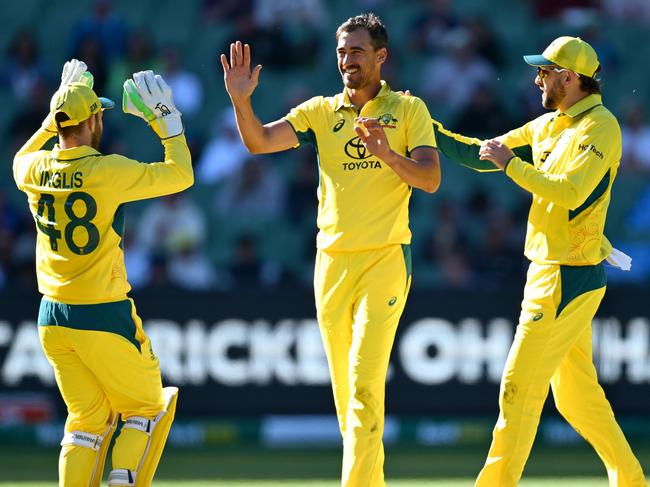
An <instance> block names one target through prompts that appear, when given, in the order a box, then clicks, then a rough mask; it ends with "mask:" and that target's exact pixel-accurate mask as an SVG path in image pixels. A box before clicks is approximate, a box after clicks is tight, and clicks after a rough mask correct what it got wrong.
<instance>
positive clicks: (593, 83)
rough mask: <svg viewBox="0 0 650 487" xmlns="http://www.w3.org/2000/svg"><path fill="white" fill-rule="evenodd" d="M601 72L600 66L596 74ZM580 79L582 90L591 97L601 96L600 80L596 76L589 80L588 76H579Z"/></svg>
mask: <svg viewBox="0 0 650 487" xmlns="http://www.w3.org/2000/svg"><path fill="white" fill-rule="evenodd" d="M598 71H600V66H599V67H598V69H597V70H596V73H597V72H598ZM579 78H580V89H581V90H582V91H584V92H586V93H589V94H590V95H600V80H598V79H597V78H596V74H594V77H593V78H588V77H587V76H579Z"/></svg>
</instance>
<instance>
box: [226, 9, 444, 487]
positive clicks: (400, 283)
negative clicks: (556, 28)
mask: <svg viewBox="0 0 650 487" xmlns="http://www.w3.org/2000/svg"><path fill="white" fill-rule="evenodd" d="M336 39H337V48H336V52H337V57H338V67H339V71H340V73H341V76H342V78H343V84H344V90H343V93H340V94H338V95H336V96H331V97H322V96H317V97H315V98H312V99H310V100H308V101H306V102H304V103H302V104H300V105H298V106H297V107H295V108H293V109H292V110H291V112H290V113H289V114H288V115H287V116H286V117H284V118H282V119H280V120H277V121H275V122H272V123H269V124H266V125H262V123H261V122H260V121H259V120H258V119H257V118H256V116H255V114H254V112H253V109H252V106H251V101H250V97H251V94H252V93H253V91H254V90H255V88H256V86H257V83H258V78H259V73H260V69H261V66H259V65H258V66H257V67H255V68H254V69H253V70H252V71H251V68H250V48H249V46H248V45H245V46H242V44H241V43H240V42H236V43H234V44H231V47H230V62H228V60H227V58H226V56H225V55H222V56H221V63H222V65H223V70H224V80H225V85H226V90H227V91H228V94H229V95H230V99H231V101H232V104H233V106H234V110H235V115H236V118H237V125H238V127H239V132H240V134H241V137H242V140H243V141H244V143H245V145H246V147H247V148H248V149H249V150H250V151H251V152H253V153H268V152H278V151H282V150H286V149H290V148H292V147H298V146H299V145H301V144H304V143H311V144H312V145H314V146H315V147H316V150H317V152H318V162H319V168H320V185H319V188H318V200H319V208H318V221H317V223H318V228H319V229H320V232H319V234H318V238H317V247H318V250H317V256H316V267H315V275H314V288H315V294H316V309H317V316H318V322H319V325H320V330H321V335H322V338H323V342H324V345H325V351H326V354H327V359H328V363H329V368H330V374H331V378H332V387H333V391H334V402H335V404H336V411H337V414H338V420H339V426H340V429H341V433H342V435H343V468H342V485H343V486H345V487H353V486H354V487H379V486H384V485H385V482H384V473H383V463H384V450H383V446H382V435H383V430H384V390H385V382H386V371H387V368H388V359H389V357H390V352H391V348H392V345H393V340H394V337H395V331H396V329H397V324H398V322H399V318H400V315H401V314H402V310H403V309H404V304H405V302H406V297H407V294H408V290H409V286H410V282H411V278H410V274H411V258H410V250H409V244H410V242H411V233H410V230H409V226H408V203H409V198H410V195H411V188H412V187H415V188H420V189H422V190H424V191H428V192H433V191H435V190H436V189H437V187H438V185H439V182H440V169H439V164H438V156H437V151H436V149H435V144H436V143H435V138H434V134H433V128H432V126H431V120H430V118H429V113H428V111H427V109H426V107H425V105H424V103H423V102H422V101H421V100H419V99H417V98H409V97H406V96H403V95H399V94H397V93H395V92H393V91H391V89H390V88H389V87H388V85H387V84H386V83H385V82H384V81H382V80H381V66H382V64H383V63H384V61H385V60H386V57H387V55H388V50H387V33H386V29H385V27H384V26H383V25H382V23H381V21H380V20H379V18H378V17H376V16H375V15H374V14H364V15H359V16H357V17H353V18H350V19H348V20H347V21H346V22H344V23H343V24H342V25H341V26H340V27H339V28H338V30H337V32H336Z"/></svg>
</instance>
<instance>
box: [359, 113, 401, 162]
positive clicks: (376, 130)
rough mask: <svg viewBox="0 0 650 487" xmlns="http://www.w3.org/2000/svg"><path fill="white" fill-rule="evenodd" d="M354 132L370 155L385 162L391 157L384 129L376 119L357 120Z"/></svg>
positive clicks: (362, 118)
mask: <svg viewBox="0 0 650 487" xmlns="http://www.w3.org/2000/svg"><path fill="white" fill-rule="evenodd" d="M354 131H355V132H356V133H357V135H358V136H359V139H361V142H363V145H364V146H365V147H366V149H368V150H369V151H370V153H371V154H372V155H374V156H376V157H379V158H380V159H383V160H386V159H388V158H389V157H390V155H391V152H392V150H391V148H390V145H389V143H388V138H387V137H386V133H385V132H384V127H382V126H381V125H380V124H379V120H377V119H376V118H364V117H361V118H357V119H356V125H355V127H354Z"/></svg>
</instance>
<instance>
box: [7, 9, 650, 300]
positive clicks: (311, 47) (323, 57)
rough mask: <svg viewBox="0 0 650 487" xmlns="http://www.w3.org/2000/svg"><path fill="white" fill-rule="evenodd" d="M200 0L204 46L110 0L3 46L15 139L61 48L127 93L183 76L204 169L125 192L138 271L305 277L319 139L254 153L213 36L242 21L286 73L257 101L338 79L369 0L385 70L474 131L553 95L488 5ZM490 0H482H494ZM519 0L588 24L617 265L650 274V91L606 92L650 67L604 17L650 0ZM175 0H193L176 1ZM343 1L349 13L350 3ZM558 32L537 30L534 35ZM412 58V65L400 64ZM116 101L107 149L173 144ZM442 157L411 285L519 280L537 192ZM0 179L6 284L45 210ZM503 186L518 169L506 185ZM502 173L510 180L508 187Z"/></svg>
mask: <svg viewBox="0 0 650 487" xmlns="http://www.w3.org/2000/svg"><path fill="white" fill-rule="evenodd" d="M195 2H196V3H198V14H197V15H198V17H199V18H200V20H198V19H197V23H196V25H195V26H194V27H193V29H195V31H196V32H195V33H196V34H197V35H198V33H199V32H212V30H215V31H217V32H224V31H225V32H227V37H224V36H217V35H215V36H213V39H215V45H213V46H210V49H211V51H212V52H213V53H214V55H213V59H211V60H210V61H209V62H204V63H202V64H198V63H197V60H196V59H193V60H192V59H191V58H192V56H189V57H188V49H183V48H181V46H179V45H178V44H175V43H161V42H158V41H157V40H156V38H155V36H153V35H152V33H151V32H148V31H147V29H146V26H145V25H137V24H133V23H130V22H129V19H128V17H127V16H126V15H125V12H124V11H122V10H121V9H120V8H118V5H116V4H115V3H114V2H111V1H109V0H95V1H93V2H92V3H88V6H87V11H86V12H85V14H84V15H83V16H80V17H79V19H78V20H77V21H76V22H75V24H74V26H73V28H72V29H71V30H70V32H69V33H68V38H67V39H66V38H65V36H63V37H61V39H59V40H58V41H57V42H67V43H68V44H67V47H66V48H65V49H64V51H65V56H66V57H65V58H62V59H51V58H48V57H46V56H44V55H43V54H42V51H43V44H42V42H43V41H39V39H38V37H37V36H36V35H35V33H34V30H33V29H30V27H33V26H28V25H25V26H22V25H16V26H5V28H6V29H12V31H13V34H12V36H11V40H10V42H9V43H8V45H7V48H6V51H5V52H4V57H3V59H2V62H1V63H0V87H1V89H2V90H3V91H4V92H5V93H6V94H7V96H6V97H9V98H10V100H11V103H10V104H9V105H8V106H10V107H13V109H12V110H11V112H10V114H9V115H8V116H7V120H6V122H5V124H4V127H5V130H4V134H2V138H3V141H4V145H5V146H6V147H7V155H8V156H9V157H11V154H12V153H13V152H15V151H16V150H17V149H18V148H19V147H20V146H21V145H22V144H23V143H24V142H25V141H26V140H27V139H28V138H29V137H30V136H31V134H32V133H33V132H34V131H35V130H36V128H37V127H38V126H39V125H40V123H41V121H42V119H43V118H44V116H45V114H46V113H47V107H48V104H49V98H50V96H51V95H52V93H53V91H54V89H56V86H57V85H58V76H59V70H60V66H61V65H62V64H63V62H64V61H65V60H66V59H69V58H71V57H76V58H78V59H81V60H83V61H85V62H86V64H87V65H88V66H89V69H90V70H91V71H92V73H93V75H94V77H95V89H96V91H97V92H98V93H99V94H106V95H108V96H110V97H113V98H114V99H116V100H120V99H121V98H120V97H121V89H122V83H123V82H124V80H125V79H126V78H127V77H129V76H130V75H131V73H133V72H134V71H139V70H142V69H154V70H155V71H157V72H159V73H161V74H162V76H163V77H164V78H165V80H166V81H167V82H168V84H169V85H170V86H171V88H172V90H173V93H174V100H175V102H176V105H177V107H178V108H179V109H180V111H181V112H182V113H183V120H184V123H185V125H186V131H187V135H188V139H189V141H190V146H191V149H192V152H193V160H194V165H195V172H196V184H195V186H194V187H193V188H191V189H190V190H188V191H187V192H185V193H183V194H179V195H174V196H169V197H165V198H158V199H156V200H151V201H148V202H142V203H135V204H133V205H130V206H132V207H133V208H132V209H127V233H126V240H125V245H126V264H127V270H128V274H129V280H130V281H131V283H132V285H133V286H134V288H136V289H138V288H147V287H167V286H175V287H180V288H185V289H191V290H224V291H225V290H231V289H239V288H243V287H266V286H283V285H287V286H310V285H311V279H312V265H313V264H312V262H313V255H314V245H315V234H316V223H315V216H316V209H317V200H316V188H317V185H318V165H317V161H316V155H315V152H314V151H313V150H311V149H310V148H302V149H299V150H296V151H292V152H288V153H282V154H278V155H270V156H263V157H261V156H251V155H249V154H248V152H247V151H246V150H245V148H244V147H243V146H242V144H241V142H240V139H239V136H238V133H237V128H236V125H235V122H234V118H233V115H232V112H231V109H230V107H229V104H228V103H227V100H226V99H225V97H224V93H223V85H222V84H221V81H220V77H221V72H220V70H221V68H220V66H219V64H218V60H217V58H218V53H220V52H226V51H227V49H228V43H229V41H230V40H233V39H242V40H245V41H247V42H249V43H250V44H251V46H252V47H253V52H254V58H255V62H259V63H261V64H263V65H264V69H263V71H262V76H261V85H260V89H261V87H262V86H263V85H264V83H265V81H266V80H267V79H269V78H270V79H273V77H274V76H275V75H277V76H279V79H281V83H276V85H279V86H280V88H277V86H276V88H275V89H276V93H274V96H271V97H269V96H265V97H264V99H259V98H258V99H256V100H255V103H256V104H259V105H261V106H262V109H261V111H262V112H263V113H267V114H270V115H271V116H272V117H274V118H277V117H280V116H282V115H283V114H284V113H286V112H287V111H288V109H290V108H291V107H292V106H294V105H296V104H297V103H299V102H301V101H303V100H304V99H306V98H308V97H309V96H312V95H315V94H326V95H329V94H334V93H336V92H338V91H340V90H341V89H342V85H341V83H340V81H336V77H333V76H332V71H333V70H335V58H334V56H333V55H330V54H331V53H333V52H334V36H333V31H334V27H335V26H336V25H337V24H338V23H340V22H341V21H343V20H345V17H347V16H350V15H355V14H357V13H360V12H362V11H367V10H374V11H377V12H378V13H379V14H380V15H381V16H383V18H384V21H385V23H386V24H387V26H388V29H389V34H390V32H391V24H392V23H393V21H394V17H397V16H400V19H401V21H402V22H401V23H402V25H403V26H404V27H403V29H402V31H403V32H402V35H400V36H399V38H395V37H393V38H392V40H391V47H392V48H393V50H394V54H393V50H391V56H390V58H389V62H388V64H387V66H386V69H385V74H386V77H387V79H389V81H390V83H391V84H392V85H393V86H396V87H397V88H399V89H403V88H410V89H411V90H412V91H413V92H414V93H415V94H416V95H418V96H421V97H422V98H423V99H424V100H425V101H426V102H427V105H428V107H429V110H430V112H431V114H432V116H433V117H435V118H437V119H439V120H441V121H442V122H443V123H444V124H445V126H447V127H448V128H450V129H451V130H453V131H455V132H459V133H463V134H467V135H472V136H477V137H489V136H496V135H499V134H502V133H504V132H506V131H507V130H509V129H511V128H514V127H517V126H519V125H520V124H522V123H524V122H526V121H528V120H530V119H532V118H534V117H536V116H538V115H539V114H541V113H542V109H541V106H540V96H539V91H538V89H537V88H536V87H535V86H534V84H533V77H534V74H533V72H532V71H531V72H530V76H521V73H526V71H525V69H526V67H525V66H522V64H523V63H522V61H521V57H520V55H521V54H522V53H521V52H519V51H518V50H515V49H513V39H512V36H513V35H514V34H512V33H511V34H510V36H509V37H508V39H505V38H504V37H502V36H501V35H502V34H503V33H502V32H500V30H499V29H497V28H494V26H493V25H492V24H490V23H489V22H486V21H485V18H483V17H482V16H481V15H480V14H479V13H477V12H476V11H472V12H471V13H469V14H462V13H460V12H461V11H460V10H459V9H458V8H454V4H455V3H456V2H452V1H451V0H429V1H425V0H419V1H415V2H411V3H412V5H411V6H410V7H409V8H407V9H404V11H403V12H400V9H395V8H391V7H392V6H394V5H395V4H396V2H392V1H390V0H355V1H349V2H345V3H346V8H345V9H344V10H342V9H341V7H340V5H339V7H338V8H333V6H332V5H333V4H332V2H329V1H327V0H203V1H200V0H195ZM459 3H462V2H459ZM474 3H476V2H474ZM484 3H485V8H486V9H489V8H493V7H489V3H488V2H484ZM524 3H526V4H527V6H526V11H525V15H526V16H527V17H526V18H522V19H521V21H522V22H528V23H529V25H531V26H532V25H549V24H553V25H554V26H555V28H556V29H557V31H559V32H563V31H565V32H570V33H571V34H572V35H577V34H579V35H581V36H582V37H583V38H585V39H587V40H588V41H589V42H591V43H592V45H593V46H594V47H595V48H596V50H597V52H598V53H599V57H600V59H601V61H602V64H603V77H604V78H605V82H604V85H603V86H604V92H605V103H606V105H608V106H609V108H610V109H612V110H613V111H614V112H615V113H616V114H617V115H618V117H619V122H620V124H621V127H622V131H623V159H622V161H621V168H620V179H621V180H622V181H623V182H622V183H621V184H626V186H624V187H625V188H632V189H630V190H629V191H627V190H626V191H624V192H618V191H617V190H616V188H615V190H614V202H613V203H612V209H616V210H617V212H616V215H617V217H616V221H615V222H614V224H613V225H612V232H611V233H612V234H613V237H612V238H613V239H614V240H615V243H616V244H617V246H619V247H620V248H622V249H624V250H629V251H630V253H632V255H633V257H634V258H635V270H634V272H632V273H630V274H629V275H627V276H624V277H621V276H616V275H614V276H613V277H614V281H616V280H617V279H618V280H627V281H630V282H635V283H648V282H650V122H649V120H648V116H647V112H648V100H647V99H646V98H645V97H644V96H637V95H635V96H627V95H631V94H632V93H633V92H632V91H631V90H625V89H621V86H622V83H621V82H620V81H619V82H613V81H612V82H611V86H612V90H614V91H615V90H616V89H617V88H618V92H615V94H616V97H611V99H612V100H616V105H614V106H612V105H611V104H609V103H608V100H609V99H610V98H609V97H608V95H609V92H608V90H609V89H610V88H609V86H610V84H609V82H610V80H612V79H613V78H617V79H620V78H621V77H623V79H625V76H626V75H627V74H628V73H630V72H632V70H634V69H645V70H646V71H647V68H646V67H645V66H641V67H639V65H635V66H630V65H629V63H627V61H626V59H625V57H624V55H623V54H624V53H623V52H621V49H620V47H619V46H618V45H617V44H616V43H614V42H611V33H610V32H609V31H608V25H609V23H608V22H605V19H608V21H609V22H614V23H618V24H619V25H625V24H626V23H631V24H634V25H637V26H641V28H643V27H645V28H647V29H650V2H648V1H647V0H529V1H528V2H524ZM167 5H168V8H177V9H182V8H183V6H182V5H181V4H172V3H168V4H167ZM172 5H174V6H173V7H172ZM342 11H343V12H345V16H344V17H341V16H340V14H341V12H342ZM339 17H340V18H339ZM34 22H35V23H36V20H34ZM332 26H333V27H332ZM522 32H524V33H525V32H526V28H524V29H523V30H522ZM553 32H555V31H553ZM190 35H192V34H190ZM207 37H209V36H207ZM548 37H551V36H550V35H549V36H548ZM203 38H206V36H204V37H203ZM648 38H650V36H648V37H647V38H646V40H645V42H648V40H647V39H648ZM547 41H548V38H543V39H541V43H540V46H541V45H544V44H546V43H547ZM516 42H517V39H515V40H514V45H516ZM533 48H535V46H533ZM330 51H331V52H330ZM407 58H408V60H409V61H410V62H411V66H412V68H411V69H410V70H406V69H404V68H403V64H405V63H406V62H407ZM413 60H417V61H416V62H414V61H413ZM413 66H414V67H413ZM513 70H514V71H516V72H517V73H519V74H518V75H517V76H516V77H515V79H518V80H519V81H518V82H516V83H509V85H508V86H507V88H506V90H507V91H506V92H507V94H508V96H507V97H506V98H505V99H504V96H503V95H504V88H503V86H502V85H503V83H502V82H501V78H502V77H503V76H504V73H512V72H513ZM323 72H327V73H328V74H326V75H325V74H322V73H323ZM405 73H407V74H405ZM318 79H327V80H331V82H330V83H329V85H328V88H327V91H322V90H320V92H314V86H318V87H319V88H320V85H319V84H318V82H317V80H318ZM509 79H512V78H509ZM266 82H267V83H268V81H266ZM646 83H647V79H646ZM215 93H216V94H215ZM118 105H119V103H118ZM265 110H266V112H265ZM120 118H124V117H123V116H122V115H121V114H117V115H116V116H113V115H111V116H110V117H106V118H105V124H106V128H105V137H104V142H103V147H102V150H103V151H104V152H119V153H122V154H124V155H127V156H131V157H136V156H138V155H139V152H138V151H140V150H142V149H141V143H140V139H141V140H142V145H143V146H144V145H146V144H149V143H151V144H152V145H151V147H152V149H151V151H152V153H153V154H156V153H158V154H159V155H158V157H160V155H162V148H161V147H160V146H159V145H155V140H154V136H153V135H151V136H150V135H149V134H146V133H145V132H138V133H137V136H136V138H135V139H134V136H133V131H132V130H131V129H130V128H129V127H130V126H128V127H125V126H124V124H123V122H120V121H119V119H120ZM121 124H122V125H121ZM137 137H139V138H140V139H138V138H137ZM149 139H151V140H149ZM145 140H146V143H145V142H144V141H145ZM155 157H156V156H155V155H154V156H153V159H150V160H155ZM8 166H9V165H8V164H5V167H8ZM442 173H443V187H442V189H441V191H440V194H436V195H433V196H428V195H424V194H420V193H418V192H416V193H415V194H414V197H413V201H412V205H411V209H412V212H411V213H412V215H411V219H412V221H411V228H412V231H413V233H414V240H413V256H414V285H417V286H423V287H452V288H457V289H470V290H471V289H486V288H501V287H503V286H507V285H509V284H511V283H517V284H518V283H519V282H520V281H521V280H522V279H523V276H524V273H525V271H526V262H525V260H524V258H523V255H522V248H523V241H524V237H525V230H526V225H525V220H526V215H527V208H528V205H529V202H530V196H529V195H527V194H525V193H523V192H522V191H519V190H517V189H516V188H515V187H514V185H508V184H507V183H506V184H504V181H497V180H501V179H503V178H502V177H500V176H501V175H489V176H488V175H476V174H473V173H471V171H468V170H465V169H462V168H459V167H456V166H455V165H454V163H452V162H450V161H446V160H443V167H442ZM448 174H450V176H449V177H448V176H447V175H448ZM3 179H4V180H5V181H3V182H2V185H1V186H0V288H6V287H25V288H33V287H34V286H35V272H34V242H35V230H34V223H33V221H32V219H31V216H30V214H29V212H28V211H27V205H26V203H25V201H24V198H23V197H22V196H21V195H19V194H16V191H15V190H14V189H13V188H12V187H11V178H10V172H9V171H8V170H5V178H3ZM617 184H618V183H617ZM506 186H510V187H509V189H505V190H504V188H505V187H506ZM504 191H505V192H510V193H511V194H510V195H509V196H508V197H506V198H504V197H502V196H503V195H502V193H503V192H504ZM619 199H620V202H619V201H618V200H619Z"/></svg>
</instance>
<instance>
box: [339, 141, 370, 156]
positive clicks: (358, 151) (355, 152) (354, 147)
mask: <svg viewBox="0 0 650 487" xmlns="http://www.w3.org/2000/svg"><path fill="white" fill-rule="evenodd" d="M343 149H344V150H345V153H346V154H347V155H348V157H351V158H352V159H359V160H362V159H367V158H368V157H369V156H370V151H369V150H368V149H366V146H365V145H363V142H361V139H360V138H359V137H354V138H353V139H350V140H348V141H347V142H346V144H345V147H344V148H343Z"/></svg>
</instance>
